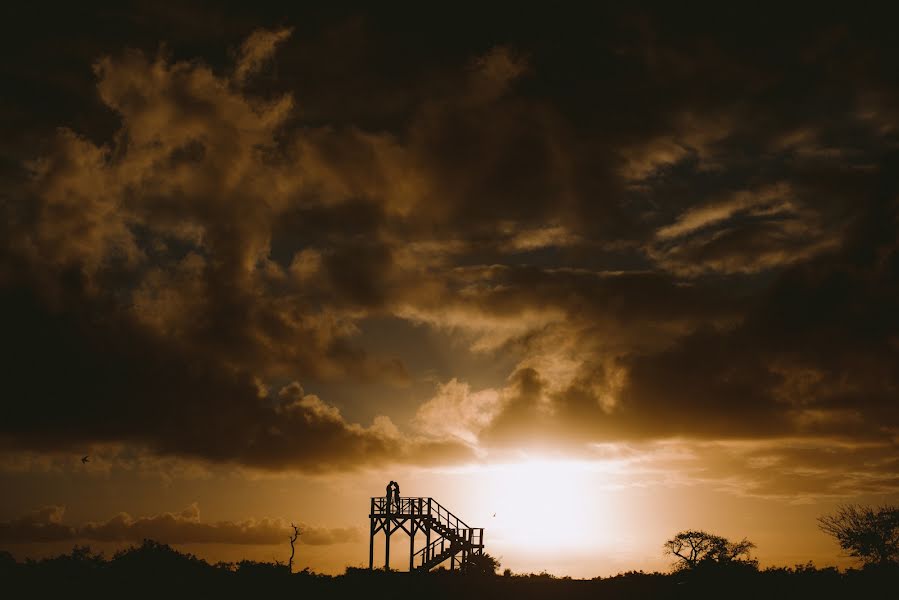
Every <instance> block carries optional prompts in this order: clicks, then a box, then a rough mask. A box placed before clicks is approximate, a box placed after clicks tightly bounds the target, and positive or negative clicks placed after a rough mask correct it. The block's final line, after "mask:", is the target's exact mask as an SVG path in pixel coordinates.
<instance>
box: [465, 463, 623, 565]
mask: <svg viewBox="0 0 899 600" xmlns="http://www.w3.org/2000/svg"><path fill="white" fill-rule="evenodd" d="M624 465H625V461H622V460H617V459H612V460H599V461H586V460H570V459H559V458H550V457H546V456H540V455H537V456H529V457H526V458H522V459H519V460H517V461H513V462H502V463H496V464H490V465H474V466H467V467H462V468H460V469H453V471H452V472H453V473H454V474H455V475H457V476H458V479H459V480H461V481H465V482H466V485H467V486H470V489H471V492H470V494H468V495H466V498H465V499H463V500H462V503H463V505H465V506H464V507H463V508H464V511H465V512H463V513H462V515H463V516H464V518H465V519H466V520H467V521H469V523H470V524H471V525H472V526H481V525H483V526H485V528H486V529H487V531H489V535H490V544H491V547H492V548H495V549H496V550H494V551H495V552H498V553H500V554H502V553H503V552H506V551H510V550H511V551H513V552H518V551H521V550H522V549H526V551H527V552H533V553H539V554H545V553H546V552H555V551H564V550H587V549H602V548H604V547H606V546H607V545H609V544H611V543H613V540H614V541H616V542H617V541H618V540H620V538H621V537H622V534H623V532H622V531H621V530H620V523H618V522H616V519H615V517H614V515H615V512H616V505H617V504H618V503H619V502H620V501H621V499H622V495H621V494H620V493H619V491H620V490H621V488H622V478H623V477H624V476H623V472H622V469H623V468H624ZM469 504H470V506H468V505H469Z"/></svg>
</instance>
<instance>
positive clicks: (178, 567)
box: [0, 540, 899, 600]
mask: <svg viewBox="0 0 899 600" xmlns="http://www.w3.org/2000/svg"><path fill="white" fill-rule="evenodd" d="M0 572H3V574H4V576H3V578H2V581H3V585H4V587H3V588H2V589H4V590H6V589H10V590H17V591H18V590H26V592H18V593H16V594H5V595H4V597H10V598H13V597H15V598H19V597H21V598H25V597H27V598H44V597H54V598H58V597H68V596H75V597H88V598H91V599H92V600H93V599H95V598H106V597H115V598H128V599H129V600H132V599H133V598H153V599H163V600H172V599H173V598H192V599H196V598H216V599H217V598H226V597H227V598H231V597H240V598H262V597H278V596H284V597H299V598H303V599H307V598H308V599H313V598H315V599H317V598H328V599H340V598H351V599H353V600H362V599H364V600H380V599H384V600H387V599H391V600H399V599H404V598H409V599H410V600H412V599H419V598H427V599H428V600H457V599H460V598H461V599H463V600H476V599H479V598H485V599H489V600H495V599H496V598H508V599H514V600H537V599H541V600H542V599H547V600H548V599H556V598H564V599H566V600H623V599H638V598H639V599H646V600H654V599H665V600H667V599H681V598H682V599H684V600H704V599H707V598H708V599H711V598H714V599H716V600H718V599H722V598H723V599H726V600H742V599H747V600H748V599H750V598H751V599H753V600H756V599H762V600H776V599H780V598H784V599H787V598H789V599H790V600H795V599H802V598H814V599H815V600H827V599H833V600H848V599H853V598H865V599H869V598H874V599H879V598H884V599H887V598H889V599H892V598H895V597H896V590H897V587H899V586H897V583H899V569H897V568H896V567H888V568H886V567H879V568H865V569H850V570H848V571H846V572H842V573H841V572H840V571H838V570H837V569H834V568H825V569H818V568H816V567H815V566H814V565H813V564H811V563H808V564H804V565H796V566H795V567H777V568H768V569H764V570H762V571H759V570H758V569H756V568H754V567H752V566H751V565H745V564H743V565H741V564H724V565H722V564H713V563H707V564H697V567H696V568H694V569H689V570H678V571H675V572H673V573H644V572H643V571H628V572H625V573H619V574H618V575H615V576H613V577H605V578H595V579H592V580H582V579H571V578H569V577H556V576H554V575H553V574H551V573H548V572H546V571H542V572H539V573H526V574H512V573H511V571H510V572H509V574H508V575H506V576H504V577H478V576H471V575H467V574H462V573H460V572H459V571H449V570H437V571H434V572H431V573H421V574H413V575H410V574H409V573H404V572H398V571H384V570H375V571H369V570H368V569H360V568H356V567H348V568H347V569H346V571H345V573H344V574H343V575H337V576H329V575H319V574H315V573H312V572H310V571H309V570H308V569H306V570H303V571H301V572H299V573H293V574H292V573H290V572H289V571H288V570H287V567H286V565H284V564H280V563H277V562H275V563H266V562H256V561H240V562H238V563H217V564H215V565H210V564H209V563H207V562H206V561H204V560H202V559H199V558H197V557H195V556H193V555H191V554H187V553H182V552H178V551H177V550H174V549H173V548H171V547H170V546H167V545H165V544H160V543H158V542H154V541H151V540H146V541H144V542H143V543H142V544H141V545H140V546H137V547H131V548H128V549H126V550H124V551H122V552H118V553H116V554H115V555H114V556H113V557H112V558H111V559H109V560H106V559H105V558H104V557H103V556H102V555H100V554H93V553H91V551H90V548H87V547H80V546H79V547H75V548H74V549H73V550H72V552H71V553H69V554H64V555H61V556H57V557H54V558H49V559H44V560H39V561H33V560H28V561H25V562H16V561H14V560H13V559H12V557H11V556H10V555H9V554H8V553H0Z"/></svg>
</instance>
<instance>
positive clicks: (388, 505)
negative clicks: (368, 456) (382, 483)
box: [387, 479, 396, 513]
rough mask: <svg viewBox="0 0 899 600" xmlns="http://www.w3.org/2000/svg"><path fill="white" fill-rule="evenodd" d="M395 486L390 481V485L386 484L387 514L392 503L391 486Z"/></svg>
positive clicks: (393, 482)
mask: <svg viewBox="0 0 899 600" xmlns="http://www.w3.org/2000/svg"><path fill="white" fill-rule="evenodd" d="M394 485H396V482H395V481H393V480H392V479H391V480H390V483H388V484H387V512H388V513H389V512H390V504H391V503H392V502H393V486H394Z"/></svg>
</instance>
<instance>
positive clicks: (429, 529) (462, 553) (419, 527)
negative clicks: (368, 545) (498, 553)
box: [371, 497, 484, 572]
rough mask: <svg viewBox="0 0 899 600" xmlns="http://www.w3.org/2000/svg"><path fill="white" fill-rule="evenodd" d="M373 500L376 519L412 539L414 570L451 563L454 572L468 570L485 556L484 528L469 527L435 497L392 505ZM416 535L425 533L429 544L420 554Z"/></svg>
mask: <svg viewBox="0 0 899 600" xmlns="http://www.w3.org/2000/svg"><path fill="white" fill-rule="evenodd" d="M371 500H372V504H371V518H372V519H373V520H377V522H382V521H384V520H385V519H386V520H389V521H390V522H391V523H392V524H393V526H394V527H395V528H399V529H402V530H404V531H405V532H406V533H407V534H409V536H410V538H411V539H412V545H413V548H412V553H411V556H410V569H411V570H414V571H422V572H426V571H430V570H431V569H434V568H435V567H439V566H440V565H442V564H443V563H445V562H447V561H449V566H450V569H453V570H455V569H456V568H458V569H460V570H462V571H465V570H467V569H468V568H469V567H470V566H471V565H472V564H473V562H474V561H475V560H476V558H475V557H478V556H480V555H482V554H483V553H484V529H483V528H482V527H469V526H468V525H467V524H466V523H465V522H464V521H462V519H460V518H459V517H457V516H456V515H454V514H453V513H451V512H450V511H449V510H447V509H446V508H445V507H444V506H443V505H441V504H440V503H439V502H437V501H436V500H434V499H433V498H423V497H422V498H399V499H398V500H394V501H392V502H390V505H388V503H387V499H386V498H385V497H382V498H372V499H371ZM374 522H375V521H373V523H374ZM372 532H373V535H374V533H375V532H376V527H375V525H373V526H372ZM416 533H424V534H425V545H424V547H422V548H421V549H419V550H418V551H414V542H415V539H416V538H415V535H416Z"/></svg>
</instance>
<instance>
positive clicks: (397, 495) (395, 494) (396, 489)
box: [393, 481, 403, 512]
mask: <svg viewBox="0 0 899 600" xmlns="http://www.w3.org/2000/svg"><path fill="white" fill-rule="evenodd" d="M393 499H394V500H396V512H403V511H402V510H400V484H398V483H397V482H395V481H394V482H393Z"/></svg>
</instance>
